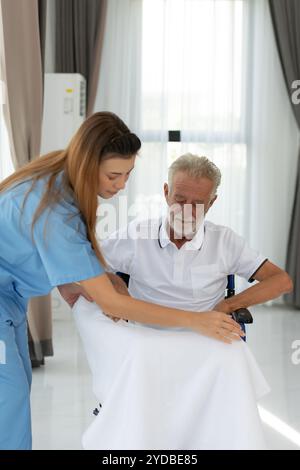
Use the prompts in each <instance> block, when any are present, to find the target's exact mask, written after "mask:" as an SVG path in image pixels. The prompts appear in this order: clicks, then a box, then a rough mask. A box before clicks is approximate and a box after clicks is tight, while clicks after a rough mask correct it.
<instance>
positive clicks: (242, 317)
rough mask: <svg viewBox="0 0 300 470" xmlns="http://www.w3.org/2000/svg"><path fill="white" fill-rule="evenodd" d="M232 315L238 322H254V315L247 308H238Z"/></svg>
mask: <svg viewBox="0 0 300 470" xmlns="http://www.w3.org/2000/svg"><path fill="white" fill-rule="evenodd" d="M231 316H232V318H233V319H234V320H235V321H236V322H237V323H253V317H252V315H251V313H250V312H249V310H248V309H247V308H238V309H237V310H235V311H234V312H232V314H231Z"/></svg>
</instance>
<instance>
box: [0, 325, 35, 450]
mask: <svg viewBox="0 0 300 470" xmlns="http://www.w3.org/2000/svg"><path fill="white" fill-rule="evenodd" d="M0 351H1V353H0V450H15V449H18V450H19V449H20V450H21V449H25V450H29V449H31V444H32V438H31V416H30V387H31V363H30V358H29V351H28V341H27V322H26V318H25V319H24V321H23V322H22V323H21V324H19V325H17V326H15V325H13V322H12V321H10V320H7V321H0Z"/></svg>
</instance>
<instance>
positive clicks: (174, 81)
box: [141, 0, 247, 232]
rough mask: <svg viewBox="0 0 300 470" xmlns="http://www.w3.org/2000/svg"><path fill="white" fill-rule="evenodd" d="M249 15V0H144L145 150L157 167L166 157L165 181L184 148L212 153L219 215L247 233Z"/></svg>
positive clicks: (143, 137)
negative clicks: (219, 179) (219, 178)
mask: <svg viewBox="0 0 300 470" xmlns="http://www.w3.org/2000/svg"><path fill="white" fill-rule="evenodd" d="M246 18H247V17H246V13H245V2H244V0H154V1H153V0H144V1H143V26H142V103H141V122H142V125H141V127H142V132H141V135H142V139H143V142H145V144H144V146H143V153H144V154H147V160H148V161H151V158H152V163H153V166H155V165H156V164H157V162H156V160H160V161H159V165H160V174H161V182H160V184H161V183H162V181H163V180H165V177H166V171H167V167H168V166H169V165H170V163H171V162H172V161H173V160H174V159H175V158H177V157H178V156H180V155H181V154H183V153H186V152H191V153H196V154H198V155H206V156H208V157H209V158H210V159H211V160H213V161H214V162H215V163H216V164H217V165H218V166H219V168H220V169H221V171H222V177H223V178H222V185H221V188H220V192H221V193H222V198H220V202H218V205H216V206H217V209H216V211H215V217H216V218H217V219H218V222H219V223H226V224H228V223H230V225H231V226H233V227H234V228H236V229H237V230H239V231H240V232H242V231H243V223H244V220H243V214H244V203H245V175H246V168H247V146H246V139H245V122H246V121H245V113H244V108H245V102H246V89H247V87H246V83H245V80H246V76H247V74H246V67H247V63H246V60H245V57H246V56H247V54H245V51H246V48H247V23H246ZM157 154H159V157H157ZM154 155H155V159H156V160H154V161H153V158H154V157H153V156H154ZM156 174H159V168H158V164H157V170H156ZM234 193H235V196H234ZM229 206H230V211H229V209H228V207H229ZM212 211H214V208H213V210H212ZM228 214H230V216H228ZM229 219H230V220H229Z"/></svg>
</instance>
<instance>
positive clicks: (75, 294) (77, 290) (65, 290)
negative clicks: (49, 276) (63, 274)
mask: <svg viewBox="0 0 300 470" xmlns="http://www.w3.org/2000/svg"><path fill="white" fill-rule="evenodd" d="M57 289H58V290H59V293H60V295H61V296H62V298H63V299H64V300H65V301H66V302H67V304H68V305H69V306H70V307H73V305H74V304H75V302H76V301H77V300H78V299H79V297H80V296H81V295H82V297H84V298H85V299H87V300H88V301H89V302H93V299H92V298H91V297H90V296H89V295H88V294H87V293H86V292H85V290H84V288H83V287H82V286H80V285H78V284H74V283H70V284H63V285H61V286H57Z"/></svg>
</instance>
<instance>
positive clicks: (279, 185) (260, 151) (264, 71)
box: [245, 0, 299, 267]
mask: <svg viewBox="0 0 300 470" xmlns="http://www.w3.org/2000/svg"><path fill="white" fill-rule="evenodd" d="M248 14H249V17H250V18H251V25H250V31H249V40H250V47H249V59H248V60H249V67H248V70H249V76H250V77H251V78H250V85H251V86H250V88H249V90H248V93H249V96H248V103H249V104H248V107H247V109H246V110H245V111H246V112H247V115H248V124H249V127H248V130H247V148H248V151H247V153H248V157H247V160H248V186H247V188H248V190H247V198H246V208H245V214H246V222H247V226H246V231H247V234H248V238H249V241H250V243H251V245H252V246H255V247H257V248H258V249H260V251H261V252H262V253H264V254H265V255H266V256H267V257H269V258H270V259H271V260H273V261H274V262H275V263H277V264H279V265H280V266H281V267H284V266H285V260H286V251H287V244H288V233H289V225H290V220H291V212H292V205H293V199H294V191H295V182H296V168H297V158H298V148H299V132H298V129H297V125H296V122H295V119H294V115H293V112H292V108H291V105H290V101H289V96H288V94H287V91H286V87H285V83H284V78H283V73H282V69H281V65H280V62H279V56H278V52H277V48H276V43H275V39H274V32H273V28H272V23H271V17H270V11H269V5H268V2H267V1H265V0H263V1H262V0H249V1H248Z"/></svg>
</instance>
